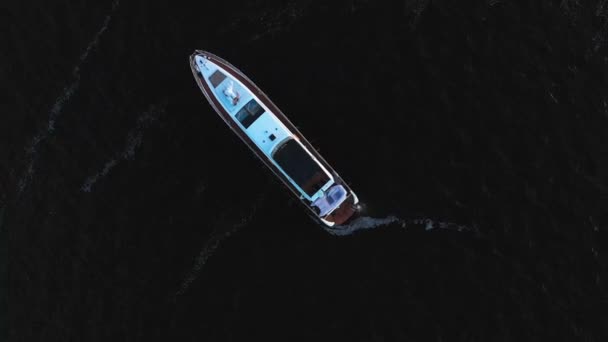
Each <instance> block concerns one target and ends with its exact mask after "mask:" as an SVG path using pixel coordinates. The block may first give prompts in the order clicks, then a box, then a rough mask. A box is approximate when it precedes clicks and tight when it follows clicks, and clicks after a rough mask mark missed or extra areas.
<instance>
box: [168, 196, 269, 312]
mask: <svg viewBox="0 0 608 342" xmlns="http://www.w3.org/2000/svg"><path fill="white" fill-rule="evenodd" d="M262 202H263V195H262V196H260V197H259V198H258V200H257V201H256V202H255V204H254V205H253V207H252V208H251V210H250V212H249V213H248V214H247V215H246V216H244V217H243V218H241V220H240V221H239V222H238V223H236V224H234V225H233V226H232V227H230V228H229V229H228V230H226V231H223V232H218V229H216V230H215V231H214V232H213V233H211V238H209V240H207V242H205V244H204V245H203V248H202V249H201V251H200V252H199V254H198V256H197V257H196V259H195V261H194V266H193V267H192V269H191V270H190V272H188V275H187V276H186V277H185V278H184V280H183V281H182V283H181V285H180V287H179V290H177V292H175V294H174V295H173V296H172V297H173V300H175V299H176V297H178V296H180V295H182V294H184V293H185V292H186V291H187V290H188V288H189V287H190V285H191V284H192V282H194V280H196V278H197V277H198V274H199V273H200V271H201V269H202V268H203V266H205V264H206V263H207V261H208V260H209V258H210V257H211V256H212V255H213V253H214V252H215V250H216V249H217V248H218V247H219V245H220V243H222V242H223V241H224V240H226V238H228V237H230V236H231V235H232V234H234V233H236V232H237V231H238V230H239V229H241V228H243V227H244V226H246V225H247V224H248V223H249V222H250V221H251V219H253V217H254V215H255V213H256V212H257V210H258V208H259V207H260V205H261V204H262ZM221 228H225V227H221Z"/></svg>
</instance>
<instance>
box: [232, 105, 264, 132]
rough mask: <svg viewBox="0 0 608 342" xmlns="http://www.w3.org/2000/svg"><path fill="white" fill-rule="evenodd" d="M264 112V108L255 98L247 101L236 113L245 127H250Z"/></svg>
mask: <svg viewBox="0 0 608 342" xmlns="http://www.w3.org/2000/svg"><path fill="white" fill-rule="evenodd" d="M262 113H264V108H262V106H260V105H259V104H258V103H257V102H256V101H255V100H253V99H252V100H251V101H249V102H247V103H246V104H245V105H244V106H243V108H241V110H239V112H238V113H236V119H237V120H239V122H240V123H241V124H242V125H243V126H245V128H249V126H251V124H252V123H253V122H254V121H255V120H256V119H257V118H259V117H260V115H262Z"/></svg>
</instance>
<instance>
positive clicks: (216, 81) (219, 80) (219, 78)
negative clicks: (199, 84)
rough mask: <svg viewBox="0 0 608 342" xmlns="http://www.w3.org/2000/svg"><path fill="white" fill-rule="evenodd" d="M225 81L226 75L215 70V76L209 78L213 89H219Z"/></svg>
mask: <svg viewBox="0 0 608 342" xmlns="http://www.w3.org/2000/svg"><path fill="white" fill-rule="evenodd" d="M224 79H226V75H224V74H223V73H222V72H221V71H219V70H215V71H214V72H213V74H211V76H209V82H211V85H212V86H213V88H217V86H218V85H219V84H220V83H222V81H223V80H224Z"/></svg>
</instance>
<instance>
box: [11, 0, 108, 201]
mask: <svg viewBox="0 0 608 342" xmlns="http://www.w3.org/2000/svg"><path fill="white" fill-rule="evenodd" d="M118 5H119V1H118V0H115V1H114V2H113V3H112V10H111V12H110V13H109V14H108V15H106V18H105V19H104V21H103V24H102V25H101V28H100V29H99V30H98V31H97V33H95V36H94V37H93V40H91V42H90V43H89V44H88V45H87V47H86V49H85V50H84V52H83V53H82V54H81V55H80V58H79V59H78V62H77V63H76V66H74V69H72V77H73V81H72V83H71V84H70V85H68V86H66V87H65V88H64V89H63V92H62V93H61V95H60V96H59V97H58V98H57V99H56V100H55V103H54V104H53V106H52V107H51V110H50V112H49V120H48V123H47V125H46V127H44V128H43V130H42V131H41V132H40V133H38V135H36V136H35V137H34V138H33V139H32V142H31V143H30V145H29V147H27V148H26V149H25V150H26V154H27V155H26V160H28V166H27V167H26V169H25V171H24V173H23V175H22V176H21V178H20V179H19V182H18V185H17V195H18V196H19V195H21V194H22V193H23V191H24V190H25V188H26V187H27V185H28V184H29V182H30V181H31V179H32V177H33V176H34V164H35V162H36V159H37V156H38V146H39V145H40V143H41V142H43V141H44V140H46V139H48V137H49V136H51V134H53V132H54V131H55V122H56V121H57V118H58V117H59V114H61V111H62V109H63V107H64V105H65V103H66V102H68V101H69V100H70V98H71V97H72V95H74V93H75V92H76V91H77V90H78V87H79V85H80V69H81V68H82V66H83V64H84V63H85V62H86V60H87V59H88V57H89V55H90V54H91V51H93V49H94V48H95V47H96V46H97V45H98V44H99V39H100V38H101V36H102V35H103V33H104V32H105V31H106V30H107V29H108V25H110V21H111V19H112V16H113V14H114V12H116V9H117V8H118Z"/></svg>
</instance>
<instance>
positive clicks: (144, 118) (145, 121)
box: [80, 105, 164, 192]
mask: <svg viewBox="0 0 608 342" xmlns="http://www.w3.org/2000/svg"><path fill="white" fill-rule="evenodd" d="M163 111H164V106H156V105H151V106H150V108H149V109H148V111H146V112H144V113H143V114H142V115H141V116H140V117H139V118H138V119H137V126H136V127H135V128H134V129H132V130H131V131H130V132H129V133H128V134H127V141H126V144H125V147H124V149H123V151H122V152H121V153H119V154H118V155H116V156H115V157H114V158H112V159H111V160H109V161H107V162H106V163H105V164H104V166H103V168H102V169H101V171H99V172H97V173H96V174H94V175H92V176H90V177H88V178H87V179H86V180H85V182H84V183H83V184H82V186H81V187H80V190H81V191H83V192H91V189H92V187H93V185H94V184H95V183H97V181H98V180H99V179H101V178H103V177H105V176H106V175H107V174H108V173H109V172H110V170H112V168H113V167H114V166H116V164H118V162H119V161H120V160H132V159H133V157H134V155H135V151H136V150H137V149H138V148H139V146H140V145H141V140H142V138H143V131H144V129H146V128H147V127H148V126H149V125H150V123H153V122H155V121H157V120H158V117H159V115H160V113H161V112H163Z"/></svg>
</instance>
